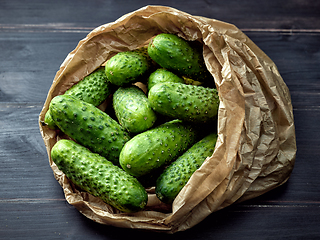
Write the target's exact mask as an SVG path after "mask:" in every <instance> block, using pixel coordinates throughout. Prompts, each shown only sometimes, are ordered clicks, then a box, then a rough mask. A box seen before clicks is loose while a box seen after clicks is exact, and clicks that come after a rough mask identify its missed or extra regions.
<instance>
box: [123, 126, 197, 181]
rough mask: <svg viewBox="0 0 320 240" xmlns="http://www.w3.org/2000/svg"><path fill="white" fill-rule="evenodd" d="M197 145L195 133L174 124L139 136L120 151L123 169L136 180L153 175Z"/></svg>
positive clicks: (188, 127)
mask: <svg viewBox="0 0 320 240" xmlns="http://www.w3.org/2000/svg"><path fill="white" fill-rule="evenodd" d="M195 141H196V130H195V129H194V128H193V127H192V126H191V125H188V124H185V123H183V122H182V121H180V120H172V121H170V122H167V123H164V124H161V125H159V126H158V127H155V128H153V129H150V130H148V131H145V132H143V133H140V134H138V135H136V136H135V137H133V138H132V139H131V140H130V141H128V142H127V143H126V144H125V146H124V147H123V149H122V150H121V153H120V157H119V162H120V165H121V167H122V168H123V169H124V170H125V171H126V172H128V173H129V174H131V175H133V176H135V177H141V176H143V175H146V174H148V173H151V172H152V171H154V170H155V169H158V168H160V167H162V166H164V165H166V164H169V163H170V162H172V161H173V160H175V159H176V158H177V157H178V156H179V155H181V154H182V153H183V152H185V151H186V150H187V149H188V148H189V147H190V146H191V145H192V144H193V143H194V142H195Z"/></svg>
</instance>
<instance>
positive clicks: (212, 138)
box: [155, 133, 217, 204]
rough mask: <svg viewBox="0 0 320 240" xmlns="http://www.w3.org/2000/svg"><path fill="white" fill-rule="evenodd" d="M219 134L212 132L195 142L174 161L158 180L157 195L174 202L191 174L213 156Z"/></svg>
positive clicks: (163, 200) (167, 201) (166, 201)
mask: <svg viewBox="0 0 320 240" xmlns="http://www.w3.org/2000/svg"><path fill="white" fill-rule="evenodd" d="M216 141H217V134H215V133H211V134H209V135H208V136H206V137H204V138H203V139H201V140H200V141H199V142H197V143H195V144H194V145H193V146H192V147H191V148H189V149H188V150H187V151H186V152H185V153H184V154H182V155H181V156H180V157H179V158H178V159H177V160H175V161H174V162H172V163H171V164H170V165H169V166H168V167H167V168H166V169H165V170H164V171H163V173H162V174H161V175H160V177H159V178H158V179H157V181H156V189H155V191H156V195H157V197H158V198H159V199H160V200H161V201H162V202H164V203H169V204H170V203H172V202H173V201H174V199H175V198H176V196H177V195H178V194H179V192H180V191H181V189H182V188H183V187H184V186H185V185H186V184H187V182H188V181H189V179H190V178H191V175H192V174H193V173H194V172H195V171H196V170H197V169H198V168H199V167H200V166H201V165H202V164H203V162H204V161H205V159H206V158H207V157H210V156H212V154H213V151H214V148H215V144H216Z"/></svg>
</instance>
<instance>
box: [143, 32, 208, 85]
mask: <svg viewBox="0 0 320 240" xmlns="http://www.w3.org/2000/svg"><path fill="white" fill-rule="evenodd" d="M148 53H149V56H150V57H151V58H152V59H153V60H154V61H155V62H157V63H158V64H159V65H160V66H161V67H163V68H165V69H168V70H169V71H172V72H174V73H176V74H178V75H179V76H186V77H188V78H191V79H194V80H197V81H209V80H213V78H212V76H211V74H210V73H209V72H208V70H207V67H206V65H205V62H204V59H203V56H202V50H201V51H200V49H198V48H196V47H193V46H191V45H190V44H189V42H188V41H186V40H184V39H183V38H180V37H178V36H177V35H174V34H169V33H161V34H158V35H157V36H155V37H154V38H153V39H152V40H151V41H150V43H149V45H148Z"/></svg>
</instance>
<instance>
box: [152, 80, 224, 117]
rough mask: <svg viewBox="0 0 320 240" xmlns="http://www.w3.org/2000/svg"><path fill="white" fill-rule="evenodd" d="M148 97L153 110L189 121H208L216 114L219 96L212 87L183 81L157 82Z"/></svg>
mask: <svg viewBox="0 0 320 240" xmlns="http://www.w3.org/2000/svg"><path fill="white" fill-rule="evenodd" d="M148 99H149V102H150V104H151V107H152V108H153V110H154V111H156V112H158V113H160V114H162V115H165V116H169V117H172V118H178V119H181V120H184V121H190V122H208V121H211V120H214V119H215V117H216V116H217V114H218V107H219V96H218V91H217V90H216V89H214V88H205V87H202V86H195V85H186V84H183V83H170V82H167V83H159V84H157V85H155V86H154V87H152V88H151V90H150V91H149V93H148Z"/></svg>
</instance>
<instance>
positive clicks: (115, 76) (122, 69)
mask: <svg viewBox="0 0 320 240" xmlns="http://www.w3.org/2000/svg"><path fill="white" fill-rule="evenodd" d="M151 67H152V65H151V63H150V61H149V59H148V57H147V56H146V55H145V54H144V53H140V52H138V51H126V52H119V53H117V54H116V55H114V56H113V57H111V58H110V59H109V60H108V61H107V63H106V65H105V74H106V75H107V78H108V81H109V82H111V83H112V84H114V85H117V86H124V85H129V84H132V83H134V82H139V81H140V82H145V81H146V78H147V75H148V74H149V71H150V69H151Z"/></svg>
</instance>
